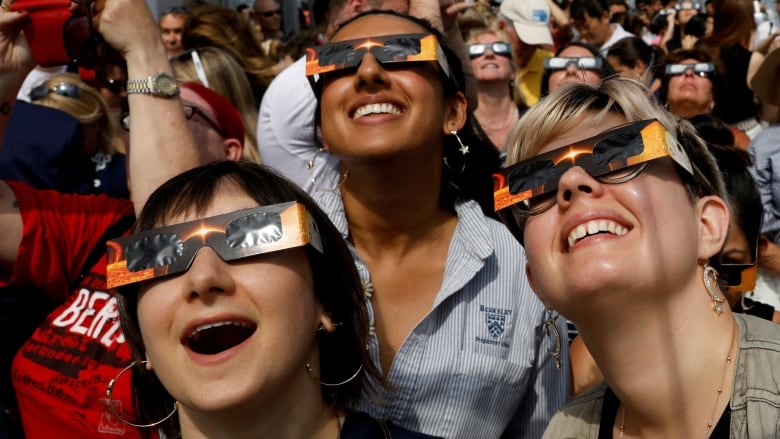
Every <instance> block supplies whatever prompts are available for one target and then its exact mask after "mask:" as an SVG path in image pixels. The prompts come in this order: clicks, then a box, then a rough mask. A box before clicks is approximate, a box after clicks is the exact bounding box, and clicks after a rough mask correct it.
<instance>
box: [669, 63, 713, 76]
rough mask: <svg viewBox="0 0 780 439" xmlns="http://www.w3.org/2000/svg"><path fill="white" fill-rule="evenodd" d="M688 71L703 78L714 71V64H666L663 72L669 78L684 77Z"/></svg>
mask: <svg viewBox="0 0 780 439" xmlns="http://www.w3.org/2000/svg"><path fill="white" fill-rule="evenodd" d="M688 70H693V73H695V74H697V75H700V76H704V75H706V74H709V73H712V72H714V71H715V64H713V63H711V62H699V63H692V64H667V65H666V68H665V69H664V72H665V73H666V74H667V75H669V76H677V75H684V74H685V72H687V71H688Z"/></svg>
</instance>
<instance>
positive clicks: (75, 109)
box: [2, 73, 129, 197]
mask: <svg viewBox="0 0 780 439" xmlns="http://www.w3.org/2000/svg"><path fill="white" fill-rule="evenodd" d="M29 97H30V102H31V104H32V105H30V106H29V107H27V108H17V109H16V110H15V111H21V113H20V114H19V116H20V117H15V118H12V119H11V121H10V122H9V129H8V131H7V132H6V136H5V142H6V148H4V150H3V155H4V157H10V158H9V159H6V158H4V159H3V160H2V161H3V163H9V164H11V165H12V166H11V167H10V169H15V174H14V175H8V174H7V173H6V172H3V173H2V175H3V176H4V177H6V178H13V179H15V180H21V181H25V182H28V183H30V184H32V185H33V186H35V187H38V188H41V189H56V190H59V191H61V192H66V193H85V194H101V193H104V194H108V195H111V196H115V197H128V196H129V193H128V189H127V170H126V160H125V155H124V154H122V153H121V152H120V151H117V148H116V139H117V133H118V122H117V121H116V119H115V118H113V117H111V114H112V113H111V110H110V109H109V107H108V104H107V103H106V100H105V99H104V98H103V96H102V95H101V94H100V91H98V90H97V89H95V88H93V87H91V86H89V85H87V84H86V83H85V82H84V81H82V80H81V78H80V77H79V76H78V75H77V74H74V73H56V74H54V75H52V76H51V77H49V78H48V79H46V80H45V81H43V82H42V83H40V84H39V85H37V86H35V87H33V88H32V90H31V91H30V93H29ZM40 106H42V107H48V108H50V109H54V110H58V111H56V112H55V111H52V110H44V109H42V108H40ZM62 113H66V114H62ZM73 119H75V121H74V120H73ZM41 120H52V121H53V120H57V121H59V122H58V123H54V122H52V123H50V124H49V126H47V131H46V132H45V133H44V132H42V131H41V130H38V129H30V127H31V124H36V123H40V122H41ZM32 126H33V127H35V125H32ZM45 135H48V136H49V139H52V138H56V142H53V141H52V142H50V141H49V140H46V139H43V138H42V136H45ZM54 144H56V145H60V146H58V147H53V146H52V145H54ZM3 169H4V171H5V170H6V169H7V168H3Z"/></svg>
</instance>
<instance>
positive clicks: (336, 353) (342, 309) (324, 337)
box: [117, 160, 385, 437]
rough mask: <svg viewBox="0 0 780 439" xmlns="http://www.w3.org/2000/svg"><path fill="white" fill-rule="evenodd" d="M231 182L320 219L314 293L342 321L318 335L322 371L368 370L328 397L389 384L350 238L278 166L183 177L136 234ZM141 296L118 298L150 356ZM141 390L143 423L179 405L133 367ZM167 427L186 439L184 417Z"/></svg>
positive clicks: (127, 292) (331, 376)
mask: <svg viewBox="0 0 780 439" xmlns="http://www.w3.org/2000/svg"><path fill="white" fill-rule="evenodd" d="M224 184H229V185H232V186H234V187H236V188H238V189H240V190H242V191H243V192H244V193H246V194H247V195H248V196H250V197H252V198H253V199H254V200H255V201H256V202H257V203H258V204H259V205H260V206H265V205H270V204H278V203H283V202H288V201H297V202H299V203H302V204H303V205H304V206H305V207H306V209H307V210H308V212H309V213H310V214H311V216H312V218H313V219H314V221H315V222H316V223H317V228H318V231H319V233H320V237H321V239H322V245H323V249H324V251H323V253H320V252H318V251H317V250H314V249H312V248H311V247H310V246H306V247H305V251H306V254H307V257H308V260H309V264H310V265H311V270H312V275H313V279H314V294H315V296H316V299H317V300H318V301H319V302H320V303H321V304H322V306H323V308H324V310H325V312H327V313H329V314H330V316H331V318H332V320H333V322H335V323H338V327H337V329H336V331H335V332H334V333H332V334H331V333H326V332H323V333H318V336H319V347H320V372H319V376H320V379H321V380H322V381H324V382H330V383H334V382H341V381H344V380H346V379H347V378H349V377H350V376H352V374H353V373H355V371H357V370H358V369H359V368H360V367H361V366H362V368H363V372H364V373H362V374H360V376H359V377H358V378H357V379H354V380H351V381H350V382H348V383H346V384H344V385H340V386H338V387H325V386H322V387H321V389H322V397H323V400H324V401H325V402H326V403H328V404H332V405H335V406H336V407H344V406H345V405H346V403H347V402H349V401H350V400H352V399H354V398H356V397H357V396H358V395H359V394H360V393H361V392H362V391H363V389H364V387H365V386H368V385H369V383H370V382H372V381H373V382H376V383H380V384H384V383H385V381H384V379H383V378H382V377H381V374H380V373H379V372H378V371H377V369H376V367H375V366H374V365H373V363H372V361H371V359H370V358H369V356H368V351H367V349H366V343H367V342H368V339H369V333H368V331H369V329H368V325H369V323H368V311H367V308H366V302H365V299H364V297H363V290H362V285H361V282H360V277H359V275H358V273H357V269H356V267H355V264H354V260H353V258H352V254H351V253H350V251H349V249H348V248H347V245H346V242H345V241H344V238H343V237H342V235H341V233H339V231H338V230H337V229H336V227H335V226H334V225H333V224H332V223H331V222H330V220H329V219H328V217H327V215H326V214H325V213H324V212H323V211H322V210H321V209H320V208H319V207H318V205H317V204H316V202H315V201H314V200H312V199H311V197H310V196H309V195H308V194H306V193H305V192H304V191H303V190H302V189H300V188H298V187H297V186H296V185H295V184H294V183H292V182H290V181H289V180H287V179H286V178H284V177H281V176H279V175H278V174H277V173H276V172H275V171H273V170H272V169H271V168H268V167H266V166H263V165H258V164H255V163H252V162H245V161H240V162H234V161H230V160H224V161H218V162H213V163H211V164H208V165H205V166H200V167H197V168H194V169H191V170H189V171H186V172H184V173H182V174H179V175H178V176H176V177H173V178H171V179H170V180H168V181H167V182H166V183H164V184H163V185H162V186H160V187H159V188H158V189H157V190H155V191H154V192H153V193H152V195H151V196H149V199H148V201H147V202H146V204H145V205H144V208H143V210H142V211H141V213H140V215H139V216H138V220H137V222H136V231H144V230H149V229H153V228H155V227H159V226H160V225H161V224H164V223H165V222H166V220H168V219H169V218H172V217H176V216H178V215H181V214H184V213H194V214H197V215H202V214H204V213H205V211H206V209H208V206H209V204H210V203H211V202H212V200H213V199H214V197H215V195H216V193H217V190H218V188H219V187H220V185H224ZM137 299H138V284H131V285H128V286H126V287H121V288H120V289H119V294H118V295H117V301H118V304H119V311H120V319H121V323H122V330H123V332H124V335H125V339H126V340H127V343H128V345H129V347H130V349H131V351H132V352H133V356H134V358H136V359H138V360H142V359H144V358H145V355H144V352H145V347H144V340H143V338H142V337H141V332H140V327H139V324H138V303H137ZM368 377H371V378H373V380H369V379H368ZM133 390H134V395H135V403H136V412H137V413H138V417H139V421H138V422H140V423H150V422H154V421H156V420H159V419H162V418H163V417H164V416H165V415H166V414H167V413H168V412H170V410H171V407H173V404H174V399H173V397H172V396H171V395H170V394H169V393H168V391H167V390H166V389H165V387H164V386H163V384H162V383H161V382H160V381H159V379H158V378H157V376H156V375H155V374H154V373H151V372H147V371H142V370H140V369H139V368H133ZM162 429H163V431H164V432H165V433H166V435H167V436H168V437H178V432H179V425H178V416H174V417H172V418H171V419H170V420H168V421H166V422H165V423H164V424H163V425H162Z"/></svg>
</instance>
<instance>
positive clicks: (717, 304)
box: [704, 264, 726, 316]
mask: <svg viewBox="0 0 780 439" xmlns="http://www.w3.org/2000/svg"><path fill="white" fill-rule="evenodd" d="M710 276H713V277H715V281H716V282H717V281H718V272H717V271H716V270H715V269H714V268H712V266H711V265H710V264H704V288H706V289H707V293H709V295H710V300H711V301H712V310H713V311H714V312H715V315H717V316H720V315H721V314H723V302H725V301H726V299H725V298H719V297H718V296H716V295H715V287H714V286H713V285H712V281H711V280H710Z"/></svg>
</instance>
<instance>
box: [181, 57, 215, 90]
mask: <svg viewBox="0 0 780 439" xmlns="http://www.w3.org/2000/svg"><path fill="white" fill-rule="evenodd" d="M174 59H176V60H178V61H181V62H185V63H186V62H190V61H192V66H193V67H194V68H195V74H196V75H197V76H198V80H199V81H200V83H201V84H203V85H205V86H206V87H208V86H209V78H208V77H207V76H206V69H205V68H203V62H202V61H201V60H200V53H199V52H198V49H190V50H187V51H184V52H182V53H180V54H179V55H177V56H176V57H175V58H174Z"/></svg>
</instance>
